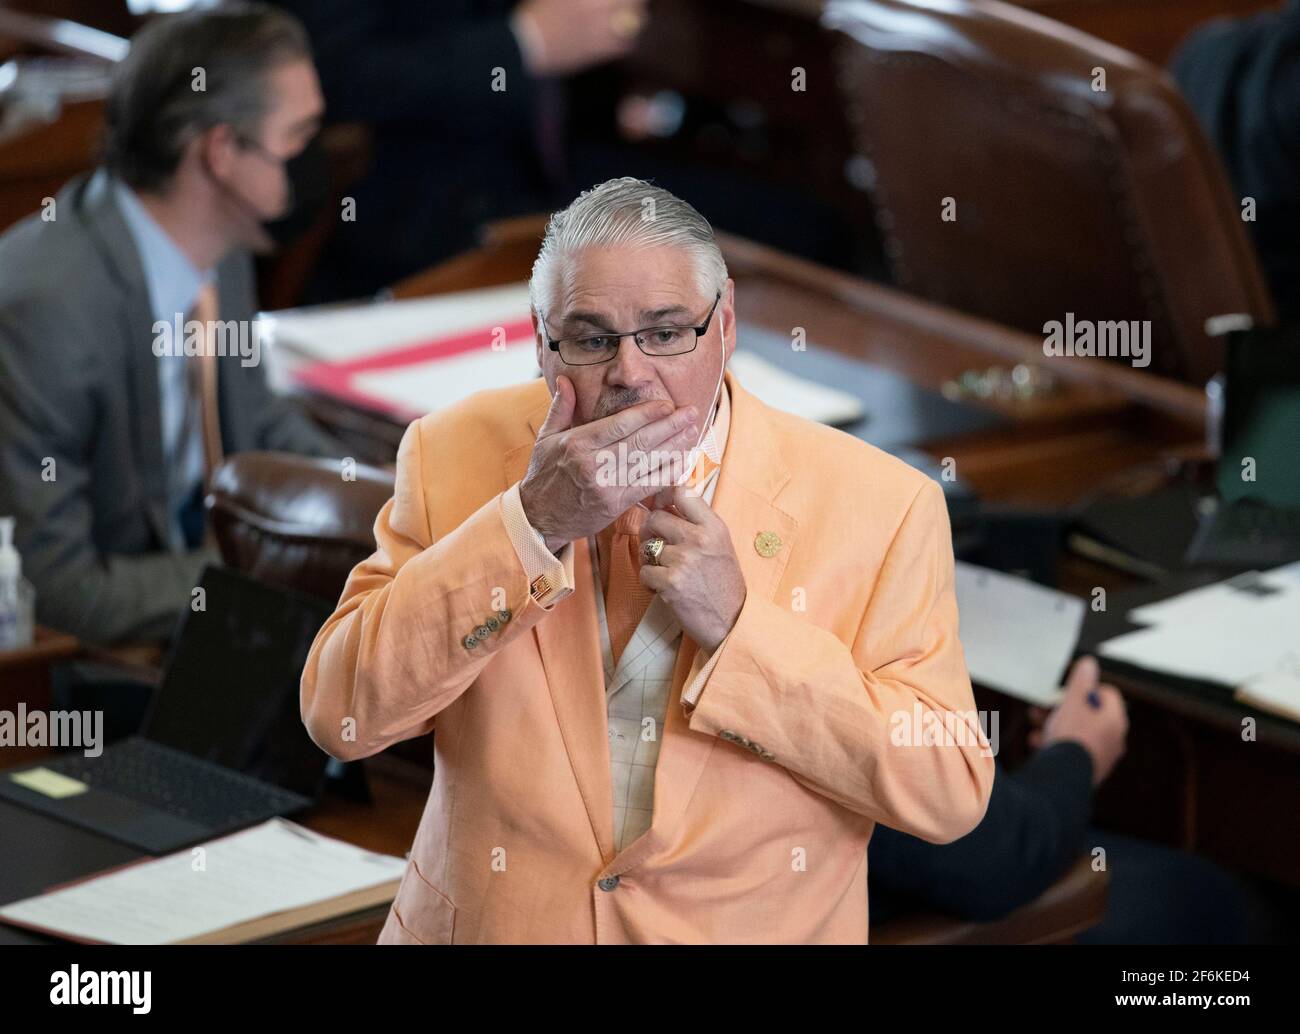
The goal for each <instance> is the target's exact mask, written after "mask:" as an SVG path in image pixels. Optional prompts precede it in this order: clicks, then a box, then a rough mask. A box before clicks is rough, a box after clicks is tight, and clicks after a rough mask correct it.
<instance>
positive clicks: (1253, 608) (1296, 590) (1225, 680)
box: [1100, 564, 1300, 688]
mask: <svg viewBox="0 0 1300 1034" xmlns="http://www.w3.org/2000/svg"><path fill="white" fill-rule="evenodd" d="M1128 616H1129V618H1130V619H1131V620H1133V621H1136V622H1139V623H1146V622H1152V623H1153V624H1152V627H1150V628H1144V629H1140V630H1138V631H1136V632H1128V633H1126V634H1124V635H1121V636H1118V637H1116V638H1114V639H1111V640H1108V641H1107V642H1105V643H1102V644H1101V647H1100V652H1101V654H1102V655H1103V656H1106V657H1111V658H1114V659H1115V660H1120V661H1126V662H1127V663H1129V664H1134V665H1137V666H1138V667H1141V668H1145V669H1147V670H1148V671H1158V672H1163V673H1165V674H1169V675H1175V676H1179V677H1182V678H1191V679H1199V680H1202V681H1207V682H1217V683H1221V684H1222V685H1225V686H1230V687H1233V688H1236V687H1238V686H1241V685H1242V684H1243V683H1246V682H1249V681H1250V680H1252V679H1255V678H1257V677H1259V676H1261V675H1266V674H1269V673H1271V672H1276V671H1278V670H1280V669H1283V668H1285V667H1287V665H1288V663H1289V658H1291V657H1293V656H1294V655H1295V651H1296V650H1297V649H1300V564H1288V565H1286V566H1285V567H1278V568H1274V569H1273V570H1271V571H1265V572H1262V573H1261V572H1257V571H1252V572H1249V573H1247V574H1244V575H1238V576H1237V577H1235V578H1230V579H1228V580H1227V581H1225V582H1218V583H1216V584H1214V585H1207V586H1203V587H1202V588H1199V589H1194V590H1192V591H1191V592H1186V593H1183V594H1181V595H1179V596H1175V597H1173V598H1172V599H1168V600H1164V601H1162V602H1160V603H1156V604H1152V605H1150V606H1146V607H1138V608H1136V609H1135V610H1132V611H1130V612H1129V615H1128Z"/></svg>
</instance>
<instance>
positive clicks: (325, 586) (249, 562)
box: [207, 452, 1106, 944]
mask: <svg viewBox="0 0 1300 1034" xmlns="http://www.w3.org/2000/svg"><path fill="white" fill-rule="evenodd" d="M392 494H393V476H392V475H391V474H389V473H388V472H387V471H384V470H380V469H378V468H376V467H365V466H360V467H358V468H357V470H356V479H355V480H353V481H348V480H344V479H343V478H342V477H341V476H340V472H339V466H338V462H337V461H332V460H314V459H306V458H304V457H301V456H292V455H289V454H287V453H270V452H246V453H240V454H239V455H236V456H232V457H231V458H229V459H228V460H226V462H225V463H223V464H222V465H221V466H220V467H219V468H218V469H217V470H216V472H215V473H214V475H213V478H212V486H211V489H210V491H209V493H208V499H207V506H208V510H209V513H210V515H211V518H212V523H213V528H214V531H215V533H216V537H217V542H218V544H219V546H220V548H221V555H222V557H223V558H224V560H225V562H226V563H227V564H230V565H231V566H232V567H235V568H238V569H239V570H241V571H245V572H247V573H248V574H250V575H252V576H254V577H256V578H260V579H263V580H265V581H268V582H271V583H274V584H277V585H283V586H287V587H289V588H293V589H298V590H300V591H303V592H309V593H314V594H315V595H317V596H323V597H325V598H327V599H330V600H336V599H338V597H339V595H340V594H341V593H342V591H343V583H344V581H346V579H347V576H348V572H350V571H351V570H352V568H353V567H354V566H355V565H356V564H357V563H358V562H359V561H361V560H363V559H364V558H366V557H368V556H369V555H370V554H371V553H373V552H374V549H375V538H374V531H373V527H374V522H375V517H376V515H377V514H378V513H379V510H380V508H381V507H382V506H383V505H384V503H385V502H386V501H387V500H388V499H389V497H390V496H392ZM431 743H432V741H431V738H430V737H429V736H421V737H418V738H416V739H413V740H407V741H405V742H403V743H399V744H396V745H394V746H393V747H391V748H389V749H390V751H392V752H393V753H395V754H397V755H398V756H399V757H402V758H404V759H406V760H408V761H415V762H417V763H419V764H421V765H424V766H426V767H429V766H431V765H432V761H433V750H432V745H431ZM1105 902H1106V879H1105V874H1104V873H1095V872H1093V871H1092V869H1091V868H1090V867H1089V866H1088V864H1087V861H1086V860H1084V861H1081V862H1080V863H1079V864H1078V865H1076V866H1075V867H1074V868H1073V869H1072V870H1071V871H1070V872H1069V873H1067V874H1066V875H1065V876H1064V877H1062V879H1061V880H1060V881H1058V882H1057V883H1056V884H1055V885H1053V886H1052V887H1051V888H1049V889H1048V890H1047V891H1046V892H1045V893H1044V894H1042V895H1041V896H1040V897H1039V898H1038V899H1037V900H1036V901H1034V902H1032V903H1030V904H1028V905H1025V906H1024V907H1022V908H1020V909H1017V910H1016V911H1015V912H1013V913H1012V914H1011V915H1009V916H1007V917H1005V918H1003V919H1000V920H997V921H994V922H983V923H975V922H965V921H962V920H957V919H952V918H949V917H946V916H938V915H917V916H908V917H906V918H904V919H898V920H894V921H892V922H888V923H883V924H880V925H879V926H877V927H875V928H873V930H872V931H871V939H872V941H874V942H875V943H878V944H922V943H925V944H935V943H941V944H1054V943H1063V942H1066V941H1068V940H1069V939H1070V938H1072V937H1073V936H1074V935H1075V934H1076V933H1078V932H1079V931H1080V930H1084V929H1087V928H1088V927H1089V926H1092V925H1094V924H1095V923H1097V922H1098V921H1099V920H1100V919H1101V915H1102V911H1103V909H1104V908H1105Z"/></svg>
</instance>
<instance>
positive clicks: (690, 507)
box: [641, 487, 745, 653]
mask: <svg viewBox="0 0 1300 1034" xmlns="http://www.w3.org/2000/svg"><path fill="white" fill-rule="evenodd" d="M664 495H667V496H668V498H669V500H670V501H671V503H672V509H671V510H655V511H654V512H653V513H652V514H651V515H650V517H649V518H648V519H647V520H646V522H645V526H644V528H643V529H642V531H641V538H642V540H643V541H644V540H647V539H651V538H655V537H658V538H661V539H663V540H664V548H663V550H662V551H661V552H660V554H659V559H658V564H657V565H652V564H650V563H648V562H647V563H643V564H642V565H641V584H642V585H644V586H645V587H646V588H647V589H651V590H653V591H654V592H656V593H658V594H659V595H660V596H662V597H663V599H664V602H665V603H667V604H668V606H669V607H671V608H672V611H673V614H674V615H676V617H677V620H678V621H680V622H681V625H682V629H683V631H685V632H686V634H687V635H689V636H690V637H691V638H692V639H693V640H695V642H696V643H698V644H699V646H700V648H701V649H703V650H706V651H708V652H709V653H712V652H713V651H714V650H716V649H717V648H718V644H719V643H721V642H722V640H723V639H725V638H726V637H727V634H728V633H729V632H730V631H731V630H732V628H734V627H735V624H736V619H737V618H738V617H740V609H741V607H743V606H744V605H745V578H744V575H743V574H742V573H741V570H740V561H739V560H737V559H736V551H735V549H734V548H733V547H732V545H731V534H730V533H729V532H728V531H727V526H726V524H724V523H723V520H722V518H721V517H719V516H718V515H717V514H716V513H714V512H713V510H712V509H711V508H710V507H709V504H708V503H706V502H705V501H704V500H703V499H701V498H700V496H699V495H697V494H696V493H695V491H694V490H692V489H689V488H684V487H682V488H673V489H670V490H668V491H666V492H665V493H664ZM661 498H662V496H661Z"/></svg>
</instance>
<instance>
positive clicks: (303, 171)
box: [262, 133, 330, 248]
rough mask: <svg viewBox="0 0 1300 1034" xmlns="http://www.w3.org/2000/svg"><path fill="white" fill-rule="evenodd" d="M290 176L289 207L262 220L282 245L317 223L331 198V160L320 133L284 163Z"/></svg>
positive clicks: (263, 227)
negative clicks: (277, 214)
mask: <svg viewBox="0 0 1300 1034" xmlns="http://www.w3.org/2000/svg"><path fill="white" fill-rule="evenodd" d="M284 172H285V175H286V176H287V177H288V180H289V210H288V211H287V212H285V214H284V215H282V216H280V217H279V218H277V219H270V220H262V229H263V230H265V231H266V232H267V235H268V236H269V237H270V238H271V240H273V241H275V243H276V244H277V245H279V246H280V247H281V248H283V247H285V246H286V245H288V244H291V243H293V242H294V241H295V240H297V239H298V238H299V237H301V236H302V235H303V234H304V233H306V232H307V231H308V230H309V229H311V228H312V226H313V225H315V223H316V220H317V219H318V218H319V217H320V214H321V212H322V210H323V209H324V208H325V205H326V203H327V202H328V201H329V191H330V182H329V179H330V177H329V162H328V159H327V158H326V155H325V148H324V147H323V146H322V145H321V142H320V134H319V133H318V134H316V136H314V137H312V138H311V140H310V141H309V142H308V144H307V146H306V147H304V148H303V149H302V150H301V151H299V152H298V153H297V154H295V155H294V156H293V157H292V158H290V159H289V160H288V161H287V162H285V163H284Z"/></svg>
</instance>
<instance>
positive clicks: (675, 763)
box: [301, 178, 994, 944]
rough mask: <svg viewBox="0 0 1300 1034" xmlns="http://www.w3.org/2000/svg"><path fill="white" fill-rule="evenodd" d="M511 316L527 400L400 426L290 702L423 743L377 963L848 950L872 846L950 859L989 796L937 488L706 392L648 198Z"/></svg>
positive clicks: (584, 207)
mask: <svg viewBox="0 0 1300 1034" xmlns="http://www.w3.org/2000/svg"><path fill="white" fill-rule="evenodd" d="M530 288H531V295H532V305H533V324H534V328H535V330H536V333H537V354H538V364H539V366H540V367H541V368H542V371H543V373H544V378H543V379H539V380H535V381H532V382H529V383H526V384H522V385H520V386H518V387H513V388H508V389H504V390H495V391H485V392H480V393H478V394H475V395H472V396H471V397H469V398H468V399H466V400H465V401H463V402H461V403H459V404H458V405H456V406H453V407H451V408H450V409H447V410H444V411H442V412H439V413H436V414H433V415H430V416H427V417H425V418H423V419H421V420H418V421H416V422H415V423H414V424H412V425H411V427H410V428H409V429H408V430H407V433H406V435H405V437H404V438H403V440H402V444H401V448H400V451H399V455H398V463H397V483H396V490H395V494H394V497H393V498H392V499H391V500H390V501H389V502H388V503H387V504H386V505H385V506H384V508H383V510H382V511H381V512H380V515H379V517H378V519H377V521H376V524H375V537H376V540H377V546H378V548H377V550H376V552H375V554H374V555H373V556H372V557H370V558H369V559H368V560H366V561H364V562H363V563H361V564H359V565H358V566H357V567H356V569H355V570H353V572H352V574H351V576H350V577H349V579H348V582H347V586H346V587H345V589H344V591H343V596H342V598H341V600H340V601H339V606H338V609H337V610H336V612H335V613H334V614H333V616H332V617H331V618H330V619H329V621H328V622H326V624H325V626H324V627H323V628H322V629H321V631H320V633H319V634H318V635H317V637H316V641H315V643H314V645H313V647H312V650H311V654H310V656H309V658H308V661H307V666H306V669H305V672H304V674H303V679H302V701H301V702H302V714H303V719H304V721H305V722H306V725H307V728H308V730H309V731H310V733H311V735H312V737H313V739H314V740H315V741H316V742H317V743H318V744H319V745H320V746H321V747H322V748H323V749H325V750H326V751H328V752H329V753H330V754H332V755H333V756H335V757H338V758H342V759H356V758H363V757H368V756H370V755H372V754H375V753H376V752H378V751H380V750H383V749H384V748H385V747H387V746H388V745H389V744H391V743H395V742H397V741H399V740H403V739H407V738H410V737H413V736H418V735H421V734H423V733H426V732H428V731H430V730H433V731H434V734H435V735H434V745H435V747H434V750H435V771H434V780H433V787H432V790H431V793H430V795H429V800H428V804H427V806H426V808H425V812H424V816H423V818H422V820H421V822H420V827H419V830H418V832H417V833H416V837H415V842H414V844H413V846H412V850H411V853H410V859H409V862H408V865H407V869H406V873H405V875H404V877H403V879H402V882H401V886H400V889H399V890H398V893H397V897H396V900H395V901H394V903H393V907H392V909H391V911H390V913H389V916H388V921H387V923H386V924H385V925H384V928H383V931H382V933H381V935H380V938H379V941H380V943H381V944H450V943H458V944H459V943H538V942H541V943H580V944H581V943H585V944H591V943H600V944H628V943H703V942H730V943H744V942H779V943H856V944H862V943H865V942H866V939H867V862H866V859H867V850H866V849H867V842H868V840H869V839H870V838H871V832H872V829H873V828H874V826H875V824H876V823H877V822H880V823H884V824H886V825H888V826H890V827H893V828H895V829H898V830H902V831H904V832H907V833H911V834H914V835H916V836H918V837H921V838H923V839H925V840H929V841H933V842H936V843H944V842H948V841H952V840H955V839H957V838H959V837H961V836H963V835H964V834H966V833H967V832H969V831H970V830H971V829H973V828H974V827H975V825H976V824H977V823H978V822H979V821H980V819H981V818H982V816H983V814H984V809H985V806H986V804H987V802H988V797H989V792H990V789H991V786H992V782H993V772H994V766H993V758H992V756H991V751H990V750H989V745H988V740H987V739H986V738H984V736H983V733H982V731H981V730H980V729H979V722H978V717H977V715H976V713H975V710H974V702H973V699H972V694H971V687H970V681H969V677H968V676H967V673H966V668H965V663H964V660H963V656H962V650H961V646H960V643H959V642H958V638H957V606H956V599H955V595H954V591H953V560H952V547H951V541H950V532H949V527H948V519H947V512H946V510H945V506H944V500H943V493H942V492H941V490H940V489H939V487H938V486H937V485H936V484H934V483H933V482H932V481H930V480H929V479H927V478H926V477H925V476H924V475H922V474H920V473H919V472H917V471H916V470H914V469H912V468H910V467H908V466H906V465H905V464H903V463H901V462H900V461H898V460H896V459H894V458H892V457H890V456H888V455H886V454H884V453H882V452H880V451H878V450H876V449H874V448H872V447H871V446H869V445H866V444H865V443H863V442H861V441H858V440H857V439H855V438H852V437H850V436H848V435H846V434H843V433H841V432H839V431H835V430H832V429H829V428H826V427H823V426H820V425H817V424H814V423H811V422H809V421H806V420H803V419H799V418H797V417H793V416H790V415H787V414H784V413H781V412H779V411H777V410H775V409H771V408H769V407H768V406H766V405H764V404H763V403H761V402H759V401H758V400H757V399H756V398H754V397H753V396H752V395H750V394H748V393H747V392H746V391H745V390H744V389H743V388H742V387H741V385H740V384H738V383H737V382H736V380H735V379H734V378H733V377H732V376H731V375H730V373H727V374H726V376H725V378H724V377H723V376H722V372H723V368H724V365H725V362H726V360H727V358H729V357H730V355H731V353H732V350H733V349H734V347H735V309H734V284H733V282H732V281H731V280H730V279H729V278H728V277H727V274H726V267H725V265H724V264H723V260H722V256H721V254H720V253H719V251H718V249H717V245H716V242H715V241H714V238H713V233H712V230H711V229H710V228H709V225H708V223H707V222H706V221H705V220H704V219H703V217H701V216H700V215H699V213H698V212H696V211H695V210H694V209H693V208H691V207H690V206H689V205H687V204H686V203H685V202H683V201H681V200H679V199H677V198H676V197H674V196H673V195H672V194H669V193H668V192H667V191H664V190H662V188H659V187H655V186H652V185H650V184H647V183H644V182H642V181H639V180H634V179H630V178H624V179H618V180H611V181H609V182H608V183H605V184H602V185H600V186H598V187H596V188H593V189H592V190H590V191H587V192H585V193H584V194H582V195H580V196H579V198H578V199H577V200H576V201H575V202H574V203H573V204H572V205H571V206H570V207H569V208H568V209H566V210H565V211H563V212H560V213H557V214H556V215H555V216H554V217H553V218H552V220H551V223H550V225H549V227H548V230H547V236H546V240H545V242H544V243H543V245H542V250H541V253H540V254H539V256H538V260H537V264H536V265H535V267H534V270H533V278H532V282H531V285H530ZM710 305H712V308H710ZM798 322H799V315H798V314H797V313H791V324H792V325H795V324H797V323H798ZM619 328H623V329H619ZM631 328H641V329H639V330H637V329H631ZM646 328H650V329H646ZM701 447H702V450H703V451H702V452H701ZM629 456H630V457H634V458H639V461H640V462H637V461H635V460H634V461H633V462H632V463H631V464H630V465H628V464H626V463H625V461H626V460H627V458H628V457H629ZM709 457H712V461H710V459H709ZM615 461H616V462H615ZM611 464H613V465H611ZM611 472H612V473H613V476H611ZM687 482H689V483H687ZM679 485H680V487H674V486H679ZM664 486H668V487H666V488H665V487H664ZM629 672H634V673H635V677H632V676H630V675H629ZM620 673H621V674H620ZM656 679H658V680H659V681H658V682H656V681H655V680H656ZM660 684H661V685H662V693H659V694H658V695H656V692H655V690H654V687H655V686H656V685H660ZM637 694H639V695H637ZM629 701H631V703H632V705H633V706H632V708H631V710H630V711H629V710H628V704H629ZM629 714H630V715H631V717H630V718H629V717H628V716H629ZM638 716H640V718H639V721H638ZM629 722H630V723H631V725H630V726H629V724H628V723H629ZM923 726H924V727H926V728H927V729H928V730H929V732H928V733H926V732H924V731H923V729H922V727H923ZM629 728H630V729H632V730H633V732H634V733H635V731H637V730H640V731H641V732H642V735H640V736H637V735H635V734H634V735H632V736H630V737H629V736H627V735H626V732H627V730H628V729H629ZM936 729H946V730H947V735H935V730H936ZM629 739H630V740H631V741H632V742H630V743H629V742H627V741H628V740H629ZM623 762H626V763H625V764H624V763H623ZM621 764H622V767H620V765H621ZM629 773H631V774H630V775H629ZM638 792H639V793H640V794H641V795H642V800H641V802H640V803H641V810H640V812H638V810H637V806H636V805H637V801H636V800H635V798H636V796H637V794H638ZM638 815H639V816H640V817H639V818H638Z"/></svg>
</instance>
